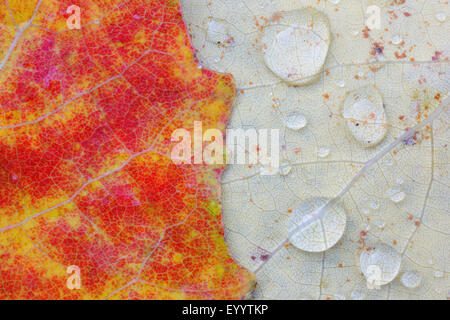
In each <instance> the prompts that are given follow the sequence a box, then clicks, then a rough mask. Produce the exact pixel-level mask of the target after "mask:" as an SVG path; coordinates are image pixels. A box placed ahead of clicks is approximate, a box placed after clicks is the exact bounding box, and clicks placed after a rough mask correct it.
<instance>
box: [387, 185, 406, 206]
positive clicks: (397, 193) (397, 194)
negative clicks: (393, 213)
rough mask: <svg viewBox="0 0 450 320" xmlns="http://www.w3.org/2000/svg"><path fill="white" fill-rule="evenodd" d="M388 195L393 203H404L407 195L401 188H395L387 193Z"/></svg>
mask: <svg viewBox="0 0 450 320" xmlns="http://www.w3.org/2000/svg"><path fill="white" fill-rule="evenodd" d="M387 195H388V197H389V199H391V201H392V202H395V203H399V202H402V201H403V200H404V199H405V197H406V195H405V193H404V192H403V191H402V189H401V188H400V186H394V187H392V188H390V189H389V190H388V191H387Z"/></svg>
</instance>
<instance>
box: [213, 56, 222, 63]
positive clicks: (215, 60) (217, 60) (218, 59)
mask: <svg viewBox="0 0 450 320" xmlns="http://www.w3.org/2000/svg"><path fill="white" fill-rule="evenodd" d="M220 60H222V58H220V57H219V56H217V57H215V58H214V62H215V63H219V62H220Z"/></svg>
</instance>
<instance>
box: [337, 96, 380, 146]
mask: <svg viewBox="0 0 450 320" xmlns="http://www.w3.org/2000/svg"><path fill="white" fill-rule="evenodd" d="M342 115H343V117H344V119H345V122H346V124H347V128H348V129H349V130H350V133H351V134H352V135H353V137H354V138H355V139H356V140H357V141H358V142H359V143H361V144H362V145H363V146H365V147H373V146H376V145H377V144H378V143H380V142H381V141H382V140H383V138H384V137H385V135H386V132H387V118H386V113H385V111H384V108H383V99H382V97H381V95H380V93H379V92H378V90H376V89H375V88H373V87H363V88H359V89H357V90H355V91H352V92H350V93H349V94H348V95H347V98H346V99H345V102H344V108H343V111H342Z"/></svg>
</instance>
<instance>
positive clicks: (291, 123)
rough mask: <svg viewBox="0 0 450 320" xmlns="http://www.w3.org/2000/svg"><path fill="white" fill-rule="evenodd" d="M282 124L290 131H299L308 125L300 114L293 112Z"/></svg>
mask: <svg viewBox="0 0 450 320" xmlns="http://www.w3.org/2000/svg"><path fill="white" fill-rule="evenodd" d="M284 124H285V126H286V127H288V128H289V129H291V130H300V129H302V128H304V127H305V126H306V125H307V124H308V121H307V120H306V118H305V117H304V116H303V115H302V114H300V113H297V112H295V113H293V114H291V115H289V116H288V117H287V118H286V119H284Z"/></svg>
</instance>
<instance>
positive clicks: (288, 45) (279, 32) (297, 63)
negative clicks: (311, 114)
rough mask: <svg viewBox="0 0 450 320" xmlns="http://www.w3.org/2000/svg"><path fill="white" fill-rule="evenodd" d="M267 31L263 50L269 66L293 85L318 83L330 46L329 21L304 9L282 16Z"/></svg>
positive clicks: (266, 27) (263, 39)
mask: <svg viewBox="0 0 450 320" xmlns="http://www.w3.org/2000/svg"><path fill="white" fill-rule="evenodd" d="M277 16H278V17H279V19H277V20H276V21H271V22H269V23H268V24H267V25H266V26H265V27H264V35H263V37H262V50H263V54H264V61H265V63H266V66H267V67H268V68H269V69H270V70H271V71H272V72H273V73H275V74H276V75H277V76H278V77H280V78H281V79H283V80H284V81H287V82H289V83H292V84H294V85H305V84H309V83H311V82H314V81H317V80H318V79H319V77H320V73H321V71H322V68H323V64H324V62H325V59H326V57H327V54H328V47H329V45H330V29H329V23H328V18H327V16H326V15H325V14H323V13H322V12H320V11H318V10H316V9H312V8H305V9H302V10H295V11H288V12H280V13H278V14H277Z"/></svg>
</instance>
